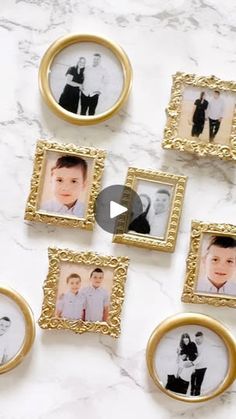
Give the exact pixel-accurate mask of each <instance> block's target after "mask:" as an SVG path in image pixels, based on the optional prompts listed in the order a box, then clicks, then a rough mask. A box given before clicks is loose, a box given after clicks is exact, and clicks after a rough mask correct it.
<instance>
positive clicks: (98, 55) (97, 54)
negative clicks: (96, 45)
mask: <svg viewBox="0 0 236 419" xmlns="http://www.w3.org/2000/svg"><path fill="white" fill-rule="evenodd" d="M93 55H95V57H101V54H99V53H98V52H95V54H93Z"/></svg>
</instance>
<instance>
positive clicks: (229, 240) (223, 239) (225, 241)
mask: <svg viewBox="0 0 236 419" xmlns="http://www.w3.org/2000/svg"><path fill="white" fill-rule="evenodd" d="M211 246H218V247H222V248H224V249H228V248H231V249H234V248H236V240H235V239H234V238H233V237H228V236H212V237H211V239H210V243H209V245H208V246H207V250H209V249H210V247H211Z"/></svg>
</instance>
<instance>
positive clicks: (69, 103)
mask: <svg viewBox="0 0 236 419" xmlns="http://www.w3.org/2000/svg"><path fill="white" fill-rule="evenodd" d="M77 70H78V67H77V66H76V67H70V68H69V69H68V70H67V72H66V76H67V75H68V74H71V75H72V76H73V77H72V81H74V82H76V83H80V84H82V83H83V81H84V68H80V70H79V73H78V72H77ZM79 99H80V87H79V86H78V87H74V86H70V85H69V84H66V85H65V87H64V90H63V92H62V94H61V96H60V99H59V102H58V103H59V105H60V106H62V108H64V109H66V110H67V111H69V112H73V113H77V110H78V105H79Z"/></svg>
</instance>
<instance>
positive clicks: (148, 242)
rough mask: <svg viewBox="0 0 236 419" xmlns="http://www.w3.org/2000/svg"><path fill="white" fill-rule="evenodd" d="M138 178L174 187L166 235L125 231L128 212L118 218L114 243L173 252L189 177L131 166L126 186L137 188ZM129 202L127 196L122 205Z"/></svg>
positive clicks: (132, 188)
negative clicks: (160, 236) (158, 236)
mask: <svg viewBox="0 0 236 419" xmlns="http://www.w3.org/2000/svg"><path fill="white" fill-rule="evenodd" d="M138 180H146V181H150V182H157V183H161V184H163V185H168V186H169V185H170V186H173V187H174V191H173V194H172V203H171V210H170V215H169V221H168V225H167V228H166V234H165V237H164V239H162V238H156V237H154V236H150V235H147V234H139V233H132V234H131V233H125V231H127V227H128V222H129V218H128V217H129V212H126V213H125V214H122V216H121V217H119V218H118V223H117V226H116V230H115V234H114V235H113V243H120V244H127V245H130V246H137V247H143V248H147V249H150V250H161V251H163V252H173V251H174V249H175V244H176V240H177V233H178V228H179V222H180V216H181V212H182V206H183V199H184V192H185V187H186V181H187V177H186V176H177V175H173V174H170V173H165V172H159V171H156V170H145V169H139V168H136V167H129V168H128V173H127V177H126V181H125V186H126V187H127V188H130V189H131V190H135V185H136V182H137V181H138ZM129 204H130V202H129V197H128V196H127V197H126V202H125V201H122V205H126V206H127V207H128V208H129Z"/></svg>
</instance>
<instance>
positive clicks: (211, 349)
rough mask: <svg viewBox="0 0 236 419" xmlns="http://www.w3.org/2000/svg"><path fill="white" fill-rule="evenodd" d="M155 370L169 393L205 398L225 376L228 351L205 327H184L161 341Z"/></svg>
mask: <svg viewBox="0 0 236 419" xmlns="http://www.w3.org/2000/svg"><path fill="white" fill-rule="evenodd" d="M218 359H220V360H221V363H220V365H219V364H218V363H217V360H218ZM216 363H217V368H216ZM156 370H157V373H158V376H159V378H160V380H161V382H162V383H163V386H164V387H165V388H166V389H167V390H169V391H172V392H174V393H177V394H181V395H185V396H186V397H196V396H203V395H206V394H208V393H210V392H212V391H213V390H215V388H217V386H218V385H219V384H220V383H221V382H222V381H223V379H224V377H225V376H226V373H227V370H228V355H227V348H226V346H225V344H224V342H223V340H221V338H220V337H219V336H218V335H217V334H216V333H214V332H213V331H211V330H210V329H207V328H206V327H199V326H197V325H196V326H194V325H188V326H182V327H179V328H176V329H173V330H172V331H170V332H168V333H167V334H166V335H165V336H164V337H163V338H162V339H161V341H160V343H159V345H158V347H157V352H156Z"/></svg>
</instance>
